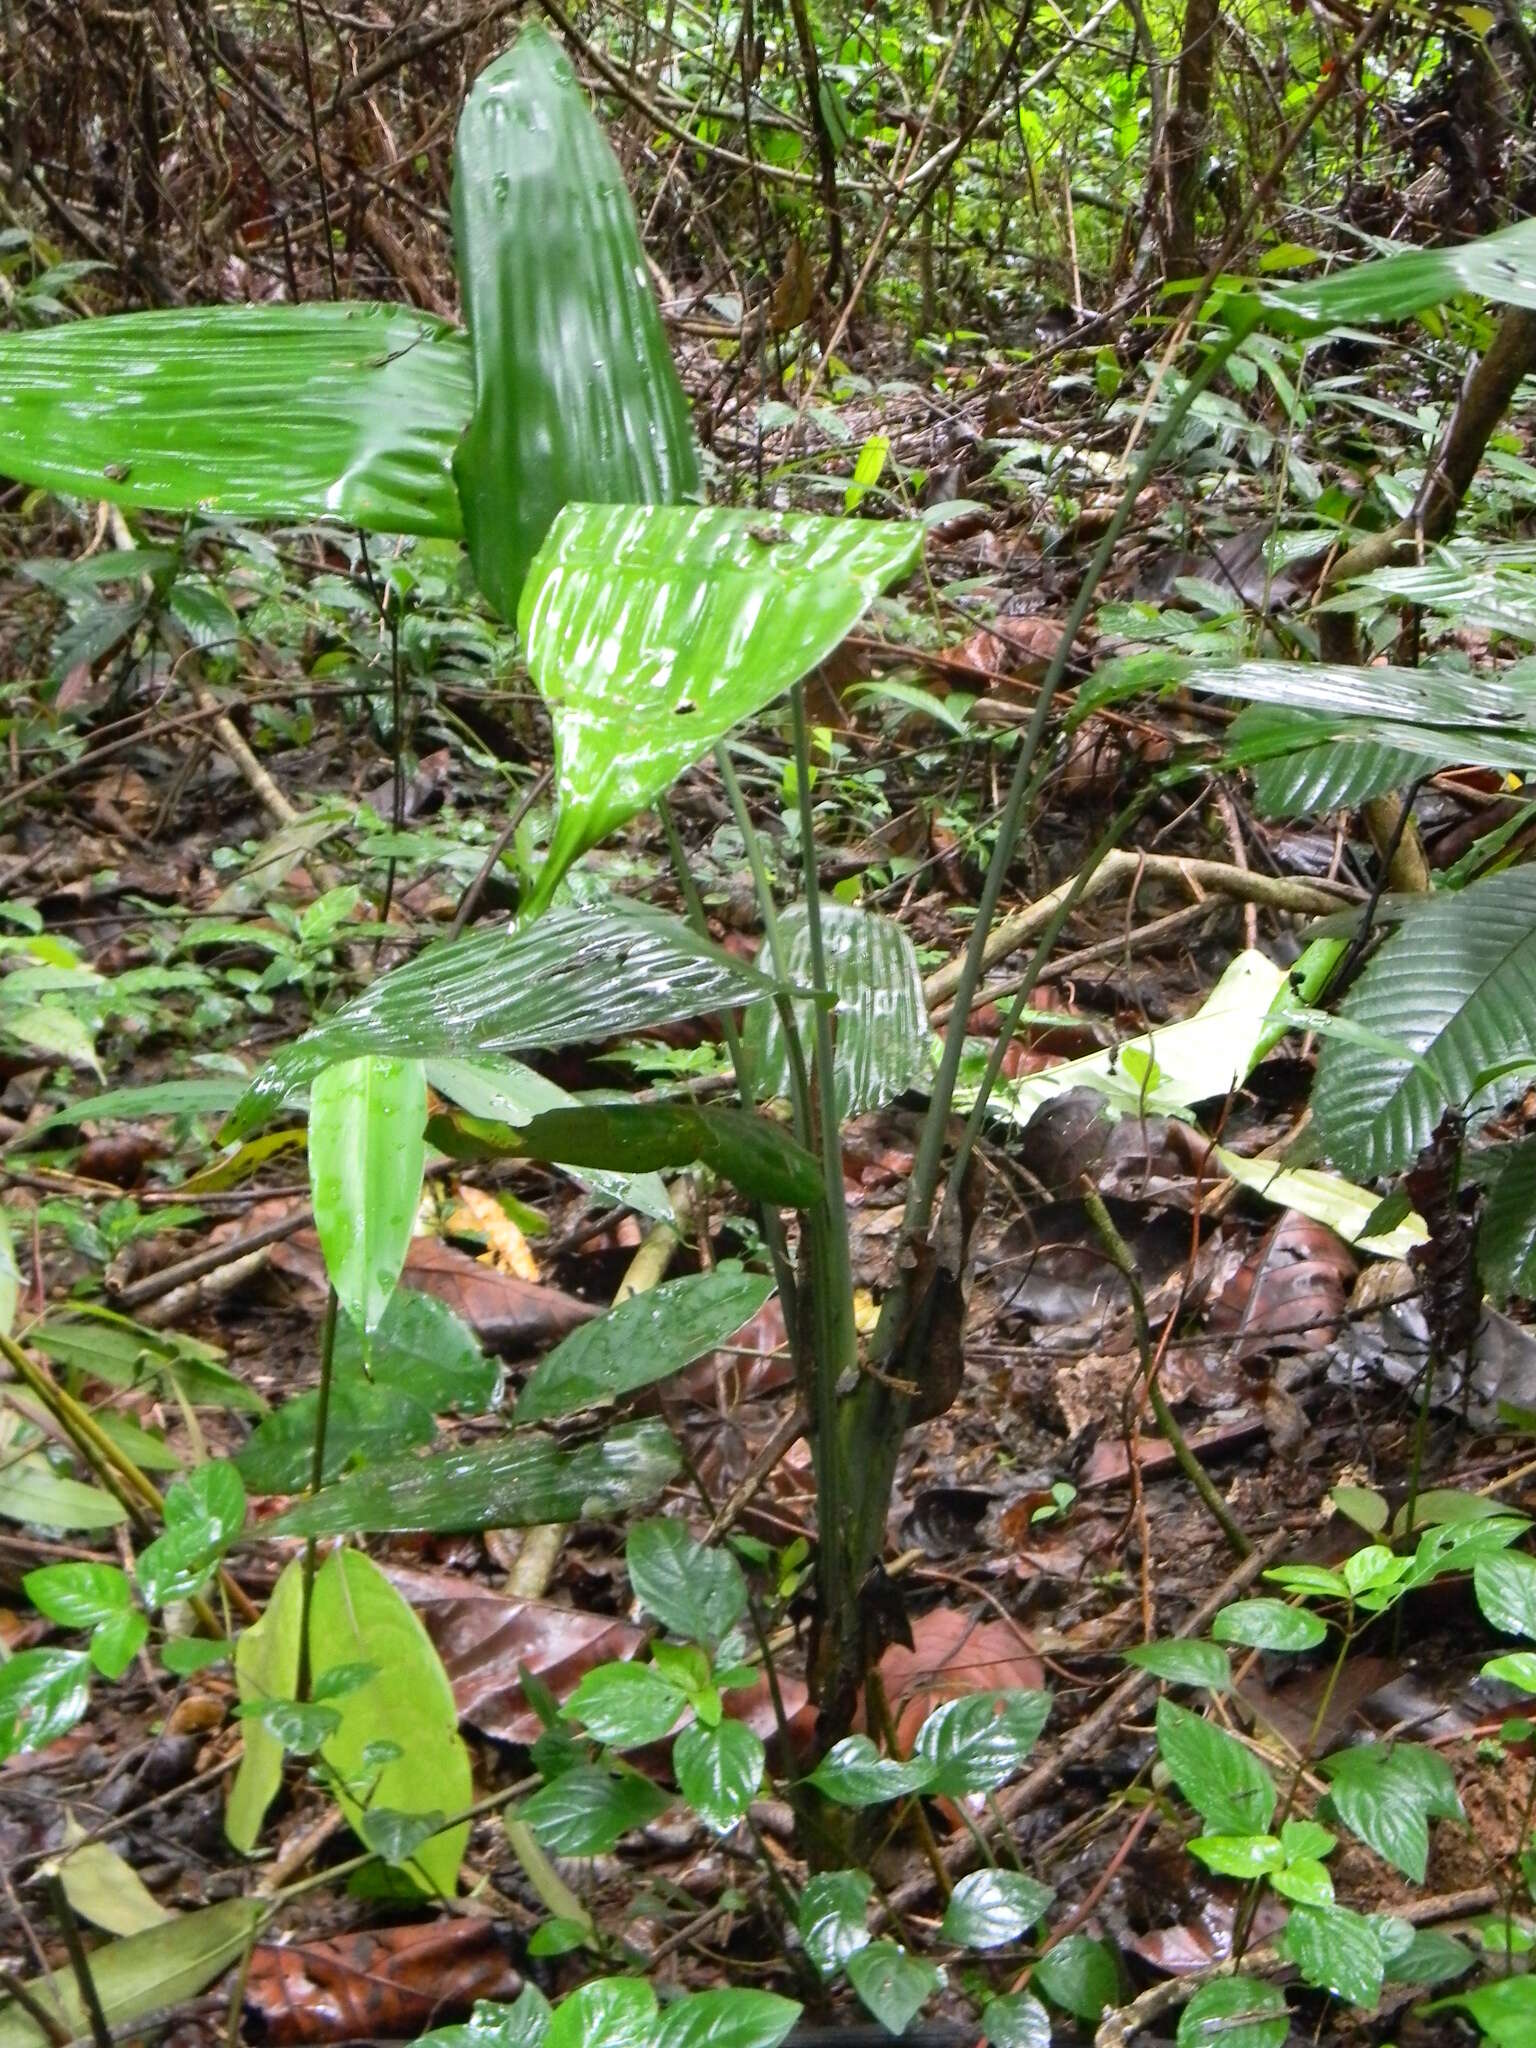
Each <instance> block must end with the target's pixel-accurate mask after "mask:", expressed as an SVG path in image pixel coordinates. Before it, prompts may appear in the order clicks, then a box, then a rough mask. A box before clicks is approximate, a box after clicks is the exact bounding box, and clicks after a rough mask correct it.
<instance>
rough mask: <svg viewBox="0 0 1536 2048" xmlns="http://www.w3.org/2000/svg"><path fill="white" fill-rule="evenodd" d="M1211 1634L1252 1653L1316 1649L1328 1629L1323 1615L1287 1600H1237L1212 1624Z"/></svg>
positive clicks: (1222, 1611) (1223, 1610)
mask: <svg viewBox="0 0 1536 2048" xmlns="http://www.w3.org/2000/svg"><path fill="white" fill-rule="evenodd" d="M1211 1634H1212V1635H1213V1636H1214V1637H1215V1638H1216V1640H1217V1642H1218V1643H1241V1644H1242V1645H1243V1647H1244V1648H1245V1649H1249V1650H1315V1649H1316V1648H1317V1646H1318V1644H1319V1643H1320V1642H1322V1641H1323V1640H1324V1638H1325V1637H1326V1636H1327V1634H1328V1630H1327V1628H1326V1626H1325V1625H1324V1623H1323V1621H1322V1619H1321V1617H1320V1616H1318V1615H1316V1614H1313V1613H1311V1612H1310V1611H1309V1610H1308V1609H1307V1608H1305V1607H1291V1606H1288V1605H1287V1604H1286V1602H1285V1601H1284V1600H1234V1601H1233V1602H1232V1604H1231V1606H1230V1607H1223V1608H1222V1610H1221V1612H1220V1613H1219V1614H1218V1615H1217V1616H1216V1619H1215V1620H1214V1621H1213V1622H1212V1623H1211Z"/></svg>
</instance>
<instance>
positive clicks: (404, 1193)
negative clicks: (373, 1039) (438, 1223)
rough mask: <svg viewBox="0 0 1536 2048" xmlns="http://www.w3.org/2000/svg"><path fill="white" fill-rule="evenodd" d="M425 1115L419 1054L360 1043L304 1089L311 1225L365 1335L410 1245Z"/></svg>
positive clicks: (347, 1311) (339, 1293)
mask: <svg viewBox="0 0 1536 2048" xmlns="http://www.w3.org/2000/svg"><path fill="white" fill-rule="evenodd" d="M426 1115H427V1082H426V1075H425V1073H424V1072H423V1069H422V1064H421V1061H420V1060H413V1059H403V1060H402V1059H390V1058H383V1057H378V1056H375V1055H373V1054H367V1053H365V1054H363V1055H362V1056H360V1057H359V1058H356V1059H350V1060H340V1061H338V1062H337V1064H336V1065H335V1066H330V1067H326V1068H325V1069H324V1070H323V1071H322V1072H321V1073H319V1074H317V1075H316V1076H315V1082H314V1086H313V1087H312V1088H311V1090H310V1097H309V1185H310V1189H311V1192H312V1194H313V1196H314V1204H315V1228H316V1230H317V1231H318V1233H319V1237H320V1249H321V1251H322V1252H323V1253H324V1254H325V1269H326V1273H327V1275H328V1276H329V1279H330V1283H331V1285H332V1287H333V1288H334V1289H335V1290H336V1299H337V1301H338V1302H339V1303H340V1306H341V1311H342V1313H343V1314H344V1315H345V1316H347V1317H348V1318H349V1319H350V1320H351V1321H352V1322H354V1323H355V1324H357V1326H358V1328H359V1329H361V1330H362V1331H363V1333H364V1335H365V1336H371V1335H372V1333H373V1332H374V1331H375V1330H376V1329H377V1328H378V1326H379V1322H380V1320H381V1318H382V1317H383V1314H384V1311H385V1309H386V1308H387V1306H388V1305H389V1298H390V1296H391V1295H392V1294H393V1292H394V1290H395V1282H396V1281H397V1280H398V1279H399V1277H400V1269H401V1267H402V1266H403V1265H404V1264H405V1255H406V1252H407V1250H408V1249H409V1247H410V1242H411V1233H412V1231H413V1230H414V1228H415V1225H416V1210H417V1206H418V1204H419V1203H420V1201H421V1174H422V1168H423V1166H424V1165H425V1163H426V1143H425V1140H424V1138H423V1136H422V1126H423V1124H424V1123H425V1122H426Z"/></svg>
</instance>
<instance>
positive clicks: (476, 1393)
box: [332, 1287, 502, 1415]
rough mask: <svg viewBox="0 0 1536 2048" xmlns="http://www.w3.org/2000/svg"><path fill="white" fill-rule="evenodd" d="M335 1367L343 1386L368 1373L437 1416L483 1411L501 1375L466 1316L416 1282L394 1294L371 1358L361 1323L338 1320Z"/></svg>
mask: <svg viewBox="0 0 1536 2048" xmlns="http://www.w3.org/2000/svg"><path fill="white" fill-rule="evenodd" d="M332 1369H333V1371H334V1373H335V1377H336V1383H337V1384H338V1385H341V1384H342V1383H344V1382H346V1381H352V1382H354V1383H356V1382H358V1381H361V1380H362V1379H363V1378H364V1376H365V1374H366V1377H367V1379H369V1380H371V1381H372V1382H373V1384H374V1385H375V1386H376V1387H385V1388H389V1389H391V1390H393V1391H394V1392H397V1393H399V1394H403V1395H408V1396H409V1397H410V1399H411V1400H413V1401H419V1402H420V1403H421V1405H422V1407H424V1408H427V1409H429V1410H430V1411H431V1413H432V1414H434V1415H448V1414H451V1413H458V1414H461V1415H483V1414H484V1413H485V1412H486V1410H487V1409H489V1408H491V1407H492V1406H493V1405H494V1404H495V1401H496V1396H497V1391H498V1389H499V1387H500V1385H501V1377H502V1375H501V1368H500V1366H499V1365H498V1364H497V1363H496V1361H495V1359H493V1358H487V1357H486V1355H485V1353H484V1352H483V1351H482V1350H481V1349H480V1345H479V1341H478V1339H477V1338H476V1336H475V1333H474V1331H473V1330H472V1329H471V1328H470V1327H469V1325H468V1323H466V1322H465V1320H464V1318H463V1317H462V1316H461V1315H458V1314H456V1313H455V1311H454V1310H453V1309H451V1308H450V1307H449V1306H448V1304H447V1302H445V1301H439V1300H438V1299H437V1297H436V1296H435V1295H432V1294H422V1293H420V1292H419V1291H418V1290H417V1289H416V1288H414V1287H401V1288H398V1289H397V1290H396V1291H395V1293H394V1294H392V1295H391V1296H390V1298H389V1306H388V1307H387V1308H386V1309H385V1311H384V1314H383V1317H382V1318H381V1320H380V1322H379V1326H378V1328H377V1329H376V1330H375V1331H374V1333H373V1338H372V1341H371V1343H370V1344H369V1345H368V1347H367V1354H366V1358H365V1355H364V1346H363V1340H362V1338H361V1336H360V1335H359V1333H358V1330H357V1326H356V1324H355V1323H353V1322H351V1321H350V1320H344V1321H341V1322H338V1324H337V1326H336V1352H335V1357H334V1359H333V1361H332Z"/></svg>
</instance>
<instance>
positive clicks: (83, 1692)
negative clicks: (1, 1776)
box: [0, 1650, 91, 1762]
mask: <svg viewBox="0 0 1536 2048" xmlns="http://www.w3.org/2000/svg"><path fill="white" fill-rule="evenodd" d="M90 1699H91V1665H90V1659H89V1658H88V1657H87V1656H86V1654H85V1652H84V1651H83V1650H18V1651H17V1652H16V1654H15V1655H14V1656H13V1657H8V1658H7V1659H6V1661H5V1662H4V1663H3V1664H0V1762H3V1761H4V1760H5V1758H6V1757H8V1756H16V1755H17V1754H18V1753H19V1752H21V1751H23V1750H29V1749H42V1748H44V1747H45V1745H46V1744H48V1743H50V1742H52V1741H53V1740H54V1738H55V1737H56V1736H59V1735H64V1734H67V1733H68V1731H69V1730H70V1729H71V1728H73V1727H74V1725H75V1723H76V1722H77V1721H78V1720H79V1719H80V1717H81V1715H82V1714H83V1713H84V1712H85V1710H86V1708H87V1707H88V1706H89V1705H90Z"/></svg>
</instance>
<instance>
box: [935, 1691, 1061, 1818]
mask: <svg viewBox="0 0 1536 2048" xmlns="http://www.w3.org/2000/svg"><path fill="white" fill-rule="evenodd" d="M1050 1711H1051V1696H1050V1694H1049V1693H1048V1692H1023V1691H1010V1692H975V1693H967V1694H966V1695H965V1697H964V1698H962V1699H958V1700H946V1701H945V1702H944V1704H943V1705H942V1706H939V1707H935V1708H934V1710H933V1712H932V1713H931V1714H930V1715H929V1716H928V1718H927V1720H926V1721H924V1723H923V1725H922V1727H921V1728H919V1729H918V1731H917V1737H916V1740H915V1741H914V1742H913V1744H912V1761H913V1762H914V1763H919V1762H923V1761H926V1762H927V1763H928V1765H929V1768H930V1776H929V1778H928V1782H927V1784H926V1785H925V1786H924V1787H923V1789H924V1791H926V1792H935V1793H944V1794H947V1795H948V1796H949V1797H950V1798H959V1797H960V1796H961V1795H962V1794H964V1793H967V1792H991V1791H994V1790H995V1789H996V1788H997V1786H999V1785H1001V1784H1002V1782H1003V1780H1004V1779H1005V1778H1007V1777H1010V1776H1011V1775H1012V1774H1013V1772H1014V1771H1016V1770H1017V1769H1018V1767H1019V1765H1020V1764H1021V1763H1022V1762H1023V1761H1024V1759H1025V1758H1026V1757H1027V1756H1028V1755H1029V1753H1030V1751H1031V1750H1032V1749H1033V1748H1034V1746H1035V1744H1036V1742H1037V1741H1038V1740H1039V1737H1040V1730H1041V1729H1042V1728H1043V1727H1044V1726H1045V1722H1046V1716H1047V1715H1048V1714H1049V1713H1050Z"/></svg>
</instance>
